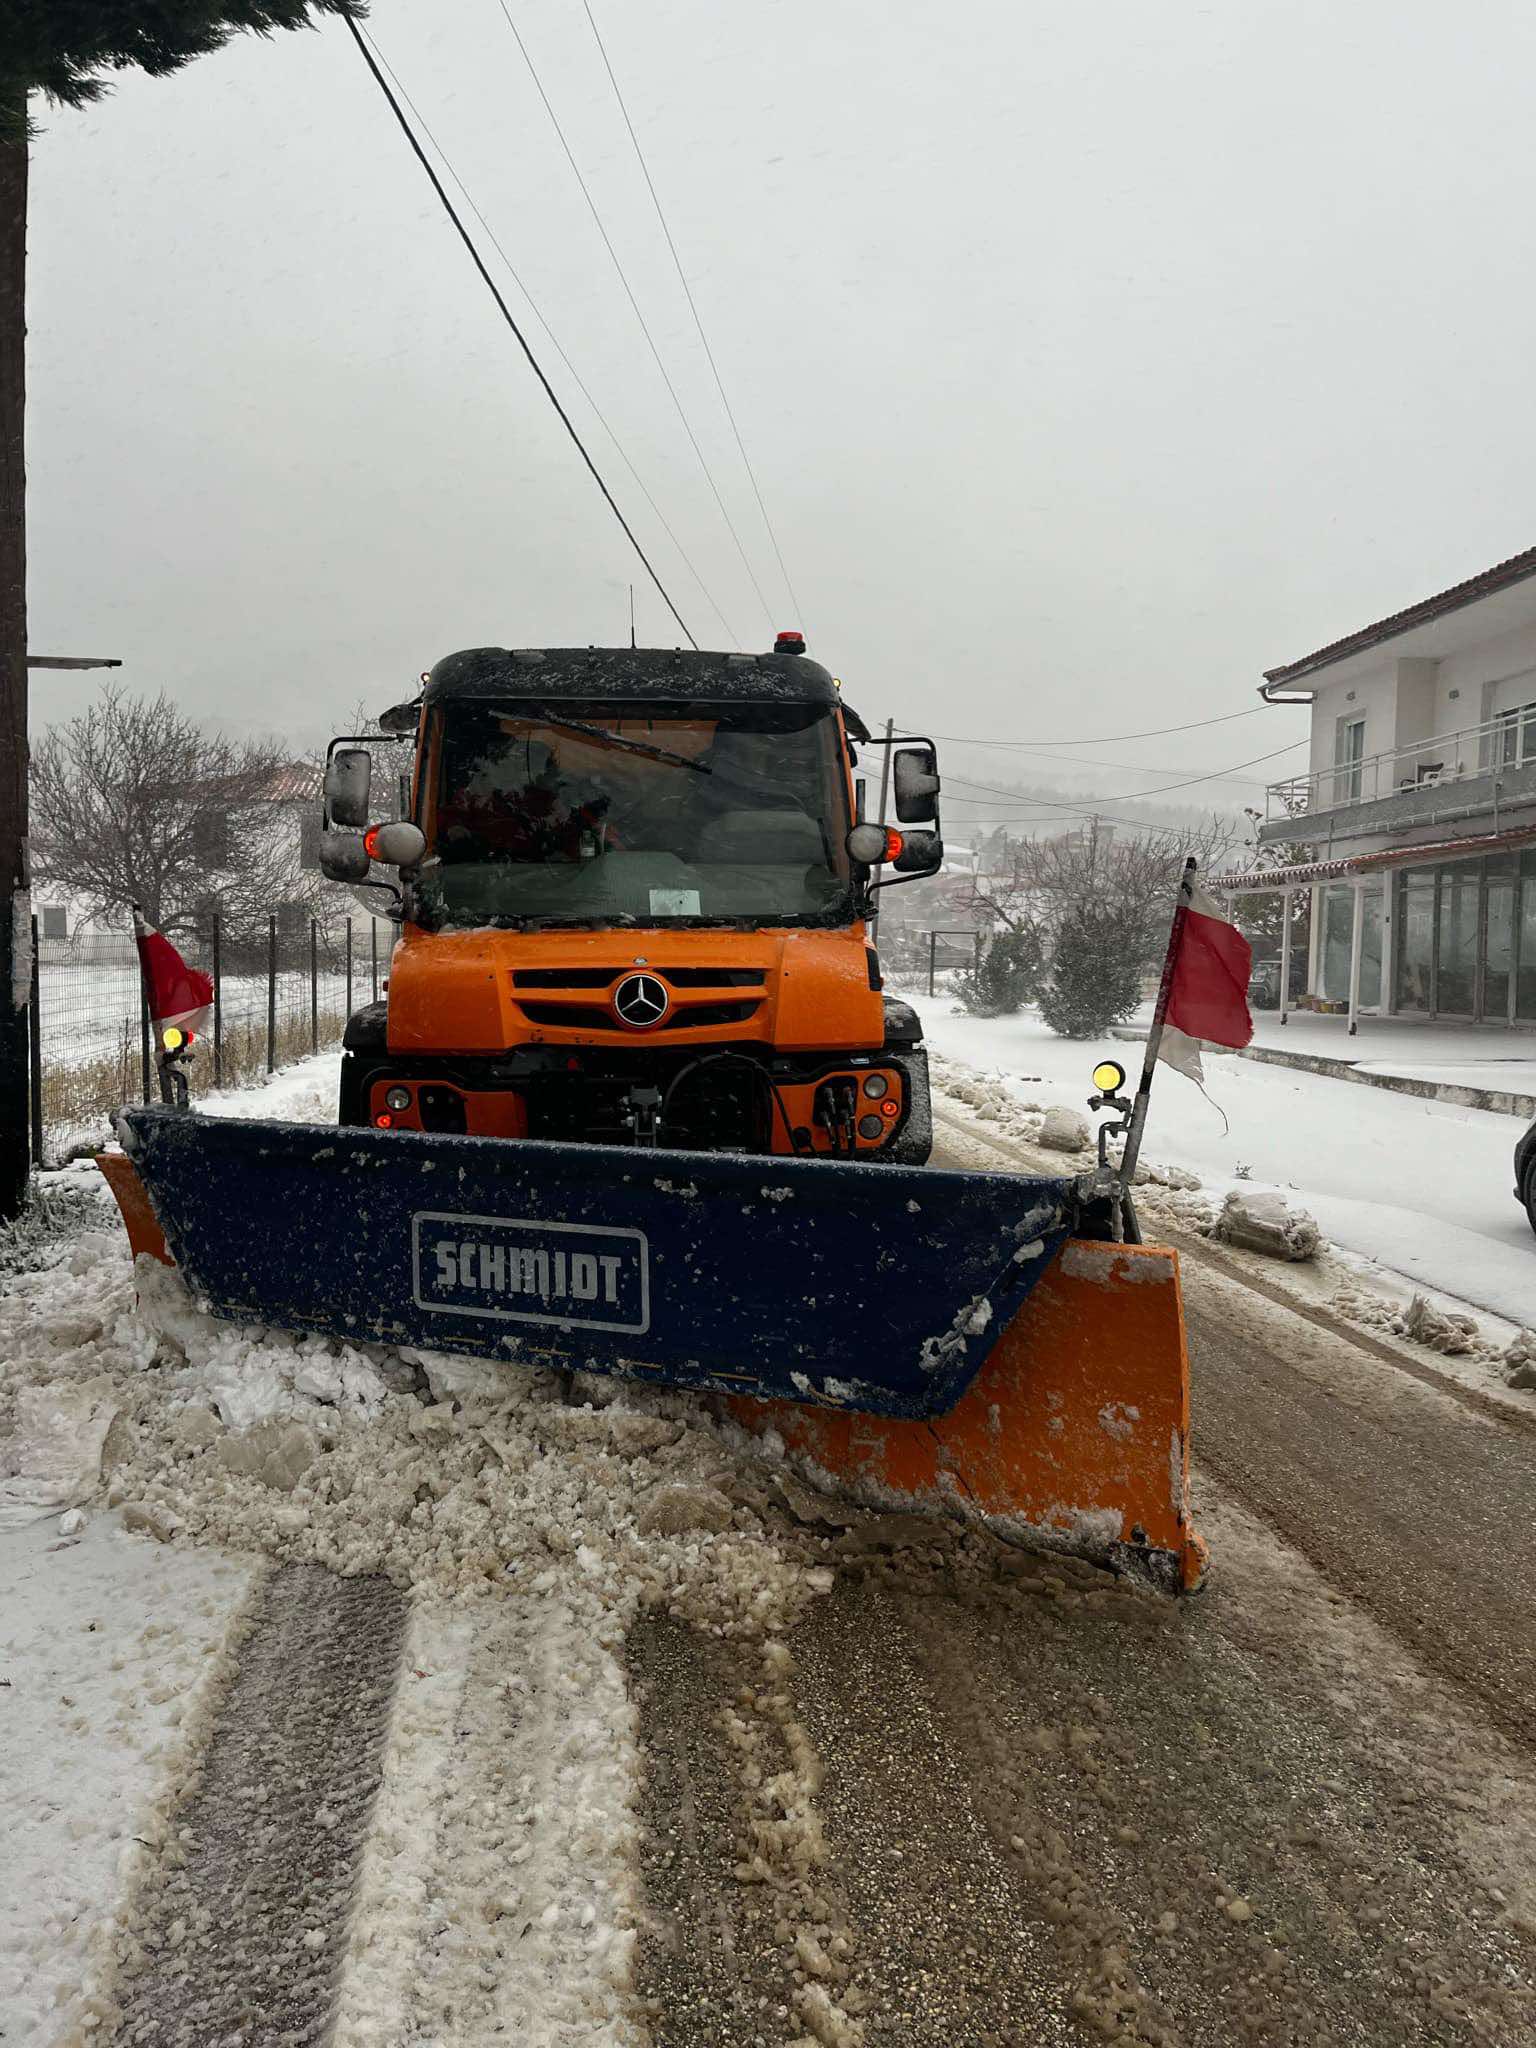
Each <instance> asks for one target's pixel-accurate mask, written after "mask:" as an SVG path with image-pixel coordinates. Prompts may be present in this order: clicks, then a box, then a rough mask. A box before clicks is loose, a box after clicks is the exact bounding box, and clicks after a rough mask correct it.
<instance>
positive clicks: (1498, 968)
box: [1482, 855, 1516, 1024]
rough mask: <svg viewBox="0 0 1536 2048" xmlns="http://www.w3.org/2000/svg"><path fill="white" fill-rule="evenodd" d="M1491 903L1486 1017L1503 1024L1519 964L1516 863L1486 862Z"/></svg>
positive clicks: (1487, 920)
mask: <svg viewBox="0 0 1536 2048" xmlns="http://www.w3.org/2000/svg"><path fill="white" fill-rule="evenodd" d="M1485 871H1486V875H1487V906H1486V909H1485V912H1484V939H1483V1012H1482V1013H1483V1016H1484V1018H1485V1020H1486V1021H1487V1022H1488V1023H1490V1024H1501V1023H1503V1022H1504V1021H1505V1020H1506V1019H1507V1018H1508V1016H1509V983H1510V976H1511V975H1512V974H1513V972H1514V966H1515V881H1516V876H1515V862H1514V859H1513V857H1512V856H1510V855H1506V856H1505V857H1504V859H1502V860H1489V861H1488V862H1486V863H1485Z"/></svg>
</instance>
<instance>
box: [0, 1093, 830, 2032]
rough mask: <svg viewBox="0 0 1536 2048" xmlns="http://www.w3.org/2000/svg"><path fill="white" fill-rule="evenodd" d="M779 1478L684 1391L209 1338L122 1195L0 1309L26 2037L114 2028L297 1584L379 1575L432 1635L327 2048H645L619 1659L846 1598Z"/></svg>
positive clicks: (413, 1685) (272, 1102)
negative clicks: (247, 1625) (76, 1517)
mask: <svg viewBox="0 0 1536 2048" xmlns="http://www.w3.org/2000/svg"><path fill="white" fill-rule="evenodd" d="M336 1079H337V1056H336V1055H334V1054H332V1055H324V1056H321V1057H319V1058H317V1059H313V1060H307V1061H304V1062H302V1063H301V1064H299V1065H298V1066H296V1067H294V1068H292V1069H289V1070H288V1071H287V1072H285V1073H283V1074H280V1075H277V1076H275V1077H273V1079H272V1080H271V1081H270V1082H268V1083H267V1084H266V1085H264V1086H261V1087H257V1088H254V1089H251V1090H249V1091H245V1092H243V1093H239V1094H236V1093H226V1094H224V1095H222V1096H220V1097H217V1098H213V1099H211V1100H209V1101H208V1102H207V1103H206V1104H205V1105H204V1107H205V1108H207V1109H209V1110H211V1111H213V1112H214V1113H217V1114H225V1115H235V1116H260V1117H267V1116H276V1117H282V1118H292V1119H304V1120H308V1119H314V1120H321V1119H328V1118H330V1117H332V1116H334V1113H335V1100H336ZM55 1179H56V1180H57V1181H59V1182H68V1183H72V1184H73V1185H74V1186H75V1187H76V1188H78V1189H80V1190H86V1189H89V1188H90V1187H91V1186H92V1185H93V1183H94V1181H95V1175H94V1172H93V1170H92V1169H91V1168H90V1167H89V1166H88V1165H85V1164H83V1163H82V1164H81V1165H79V1166H77V1167H74V1168H71V1169H69V1170H68V1171H67V1172H66V1173H65V1174H61V1175H59V1176H56V1177H55ZM136 1290H137V1295H136ZM8 1424H15V1425H16V1426H15V1427H13V1428H12V1429H11V1431H10V1434H9V1435H7V1434H4V1431H5V1429H6V1426H7V1425H8ZM781 1469H782V1468H781V1467H780V1466H779V1464H778V1462H777V1460H776V1459H775V1457H774V1455H773V1446H772V1445H771V1444H768V1445H764V1444H761V1443H759V1442H758V1441H757V1440H756V1439H755V1438H754V1439H748V1438H746V1437H745V1436H744V1435H743V1434H742V1433H741V1432H740V1431H737V1430H735V1429H734V1428H732V1427H731V1426H730V1425H729V1424H727V1423H725V1422H723V1421H718V1420H715V1419H713V1418H711V1417H710V1416H708V1415H706V1414H705V1413H704V1412H703V1410H702V1409H701V1408H700V1406H699V1404H697V1403H696V1402H690V1401H686V1400H683V1399H681V1398H680V1397H677V1396H674V1395H669V1394H667V1393H665V1392H662V1391H661V1390H656V1389H650V1388H636V1387H620V1386H617V1385H614V1384H613V1383H609V1382H602V1383H597V1384H593V1385H591V1386H590V1387H586V1386H578V1389H577V1393H576V1398H575V1400H573V1399H572V1398H571V1391H570V1389H569V1388H568V1386H567V1383H566V1381H565V1379H564V1377H563V1376H561V1375H556V1374H553V1373H549V1372H533V1371H530V1372H528V1373H517V1374H510V1375H509V1374H508V1373H507V1372H506V1371H505V1369H504V1368H498V1367H494V1366H481V1365H479V1364H477V1363H475V1362H473V1361H467V1360H464V1359H449V1358H442V1357H438V1356H436V1355H433V1354H429V1353H422V1352H416V1351H408V1352H391V1351H387V1350H385V1349H384V1348H382V1347H376V1346H363V1347H355V1346H348V1345H345V1344H331V1343H328V1342H326V1341H324V1340H322V1339H318V1338H312V1339H305V1338H294V1337H291V1336H288V1335H286V1334H284V1333H281V1332H276V1331H267V1330H262V1329H243V1328H242V1329H237V1328H234V1327H232V1326H230V1325H225V1324H218V1323H215V1322H213V1321H212V1320H211V1319H210V1318H208V1317H206V1316H204V1315H202V1314H201V1313H200V1312H199V1311H198V1310H196V1309H195V1308H194V1307H193V1306H192V1304H191V1303H190V1301H189V1300H188V1299H187V1297H186V1295H185V1292H184V1291H183V1289H182V1288H181V1286H180V1283H179V1282H178V1280H177V1279H176V1277H175V1276H174V1275H173V1274H171V1273H169V1272H167V1271H166V1270H165V1269H159V1268H155V1267H153V1266H152V1264H151V1263H150V1262H149V1261H145V1262H144V1264H143V1267H142V1269H141V1271H140V1272H139V1273H138V1275H137V1276H136V1275H135V1273H134V1271H133V1269H132V1267H131V1266H130V1263H129V1259H128V1255H127V1246H126V1243H125V1241H124V1239H123V1236H122V1233H121V1231H120V1229H119V1227H118V1224H117V1219H116V1216H115V1212H114V1211H113V1210H112V1209H111V1207H110V1204H109V1202H108V1201H107V1199H106V1198H105V1191H104V1190H103V1199H102V1203H101V1207H100V1213H99V1218H98V1219H96V1220H94V1221H92V1222H91V1223H90V1224H88V1225H87V1227H85V1228H83V1229H81V1230H79V1231H77V1232H76V1233H75V1234H74V1235H73V1236H71V1237H68V1238H64V1239H62V1240H59V1241H57V1242H55V1243H54V1244H53V1245H52V1246H51V1247H47V1248H45V1249H44V1250H43V1251H42V1252H41V1253H40V1254H39V1256H38V1257H37V1260H36V1262H35V1265H34V1269H33V1270H31V1271H28V1272H23V1273H20V1274H17V1275H15V1276H14V1277H13V1278H12V1280H11V1281H10V1282H9V1283H8V1285H7V1286H6V1287H5V1288H4V1289H3V1291H0V1509H3V1510H4V1512H3V1513H0V1578H3V1581H4V1582H5V1583H6V1584H7V1585H8V1586H11V1587H13V1588H15V1587H17V1586H20V1587H22V1588H24V1594H23V1597H22V1600H21V1601H20V1603H19V1604H17V1605H15V1606H14V1607H13V1605H12V1603H11V1602H9V1601H8V1603H7V1623H6V1636H5V1637H4V1638H3V1639H0V1642H3V1647H4V1649H5V1652H6V1656H7V1660H8V1662H7V1667H6V1669H4V1670H0V1677H8V1678H9V1679H10V1680H11V1681H12V1683H11V1689H10V1690H9V1691H6V1692H4V1693H3V1694H0V1698H3V1699H4V1700H5V1701H6V1703H7V1705H8V1706H11V1707H13V1708H17V1709H21V1708H23V1707H24V1710H25V1715H26V1718H27V1720H28V1723H29V1733H28V1743H27V1744H26V1745H25V1746H21V1747H16V1746H13V1748H12V1751H11V1753H10V1755H9V1756H7V1758H6V1759H5V1762H6V1764H7V1765H8V1766H10V1768H11V1769H12V1770H13V1771H15V1772H16V1773H17V1777H16V1781H15V1782H14V1784H13V1785H12V1787H11V1789H10V1793H9V1805H8V1811H11V1812H15V1811H18V1810H21V1811H24V1812H25V1813H26V1815H27V1827H26V1835H25V1859H26V1869H27V1870H28V1871H31V1870H36V1871H37V1872H40V1873H48V1875H47V1877H46V1881H42V1880H41V1879H40V1880H39V1882H38V1883H36V1884H32V1885H28V1886H26V1887H25V1888H24V1896H22V1897H21V1898H19V1899H18V1900H17V1901H16V1903H15V1906H14V1907H13V1909H12V1910H13V1914H14V1916H15V1917H14V1919H13V1921H7V1922H0V1940H4V1941H5V1942H6V1946H7V1950H8V1954H9V1957H10V1961H9V1964H8V1967H9V1970H10V1975H9V1977H8V1978H0V2035H3V2036H4V2038H5V2039H6V2040H7V2041H9V2040H10V2039H12V2038H16V2039H26V2040H28V2041H34V2040H35V2041H37V2042H39V2043H42V2042H53V2041H57V2040H61V2039H63V2038H64V2037H65V2034H66V2033H67V2028H66V2026H65V2025H64V2021H65V2020H66V2018H68V2017H70V2016H71V2015H73V2016H75V2017H78V2015H79V2012H80V2010H81V2009H82V2000H83V2001H84V2009H86V2010H87V2011H98V2012H101V2011H108V2010H109V2009H110V1999H111V1996H112V1987H113V1984H114V1982H115V1981H117V1980H116V1978H115V1976H114V1972H115V1971H120V1970H121V1968H122V1967H123V1957H124V1956H125V1955H131V1952H132V1946H133V1942H134V1940H135V1938H136V1935H135V1929H137V1928H138V1927H139V1926H141V1925H142V1924H143V1922H144V1919H145V1916H146V1913H147V1912H148V1911H149V1910H150V1907H152V1906H153V1902H154V1900H155V1898H156V1896H157V1888H163V1885H164V1883H165V1871H166V1869H167V1868H168V1867H169V1866H168V1864H167V1863H166V1860H165V1857H164V1855H163V1854H162V1850H163V1849H164V1846H165V1845H164V1844H163V1840H162V1834H163V1831H162V1829H161V1827H160V1824H159V1820H158V1818H157V1816H160V1815H162V1814H163V1812H164V1810H165V1808H166V1806H167V1804H168V1802H169V1801H171V1800H172V1799H173V1798H174V1796H175V1794H176V1792H177V1790H178V1788H179V1787H180V1786H181V1784H182V1783H183V1782H184V1781H185V1776H186V1764H185V1760H184V1757H183V1754H182V1749H181V1748H180V1747H178V1741H177V1729H178V1726H179V1725H182V1726H188V1727H190V1728H192V1729H193V1730H196V1729H198V1728H199V1727H200V1726H201V1724H200V1722H199V1721H198V1720H197V1719H196V1717H195V1715H194V1717H193V1719H192V1720H191V1721H190V1722H189V1721H188V1719H187V1716H188V1712H189V1706H188V1702H189V1701H193V1702H195V1700H196V1699H197V1698H198V1697H200V1695H199V1692H198V1688H199V1687H200V1686H201V1687H204V1688H205V1689H206V1688H207V1687H208V1686H209V1685H211V1684H212V1683H213V1677H211V1676H210V1674H213V1675H216V1674H217V1672H218V1669H219V1655H218V1653H219V1651H220V1649H221V1648H222V1646H223V1645H224V1644H225V1642H226V1641H227V1639H228V1635H229V1630H230V1626H231V1623H232V1620H233V1619H234V1618H235V1617H236V1615H237V1613H238V1610H239V1608H240V1604H241V1598H242V1593H243V1591H244V1589H245V1587H246V1586H247V1584H248V1583H249V1580H250V1577H251V1575H252V1573H253V1571H254V1570H256V1569H259V1566H258V1565H257V1564H255V1563H253V1560H269V1561H270V1562H271V1564H272V1565H274V1566H277V1567H282V1566H285V1565H316V1564H318V1565H321V1566H324V1567H326V1568H328V1569H329V1570H331V1571H334V1572H337V1573H339V1574H341V1575H343V1576H347V1577H350V1576H352V1575H357V1574H375V1575H380V1576H382V1577H385V1578H387V1579H389V1580H391V1581H392V1582H393V1583H394V1584H395V1585H396V1586H398V1587H399V1588H401V1589H402V1590H403V1591H404V1592H405V1593H406V1595H407V1596H408V1598H409V1600H410V1602H411V1605H412V1609H413V1615H412V1620H411V1624H410V1634H409V1637H408V1641H407V1649H406V1660H405V1664H404V1666H403V1667H402V1672H401V1681H400V1691H399V1694H398V1697H397V1700H396V1704H395V1713H394V1721H393V1724H392V1728H391V1732H390V1735H389V1738H388V1740H387V1744H386V1752H385V1756H384V1772H385V1783H384V1790H383V1794H382V1796H381V1798H380V1801H379V1803H378V1806H377V1809H376V1812H375V1814H374V1819H373V1824H372V1828H371V1831H370V1834H369V1836H368V1839H367V1841H366V1842H365V1844H364V1847H363V1853H362V1860H361V1868H360V1885H361V1897H362V1900H363V1902H364V1904H365V1905H366V1907H367V1911H366V1913H364V1914H361V1915H359V1917H358V1918H357V1920H356V1922H355V1923H354V1925H353V1927H352V1928H351V1930H350V1931H349V1933H348V1935H347V1937H346V1943H345V1956H344V1964H343V1969H342V1974H341V1980H340V1986H339V1993H338V2006H337V2012H338V2023H337V2024H338V2035H337V2038H339V2039H341V2040H343V2041H346V2042H349V2043H363V2042H377V2041H381V2040H385V2039H389V2040H404V2039H412V2040H414V2039H428V2038H433V2037H434V2030H435V2028H436V2027H437V2025H439V2024H440V2021H441V2015H442V2014H443V2012H445V2011H448V2010H450V2009H451V2010H453V2011H454V2012H456V2013H459V2014H461V2015H463V2016H465V2018H466V2021H468V2020H469V2019H470V2018H472V2020H473V2024H472V2026H470V2028H469V2032H470V2034H471V2035H472V2036H473V2037H474V2038H481V2037H482V2036H483V2037H484V2038H487V2039H489V2038H492V2037H494V2036H500V2035H505V2037H506V2038H509V2039H510V2038H516V2039H518V2040H520V2041H523V2042H525V2043H527V2044H529V2048H574V2044H576V2043H578V2042H580V2043H583V2044H592V2048H597V2044H611V2048H621V2044H629V2043H631V2042H632V2041H633V2040H634V2039H635V2036H634V2034H633V2031H632V2029H631V2027H630V2025H629V2022H628V2021H627V2019H626V2018H625V2017H624V2015H625V2012H626V2010H627V2000H628V1992H629V1984H630V1969H631V1951H632V1947H633V1928H634V1914H635V1878H634V1849H633V1822H632V1818H631V1811H630V1809H631V1804H632V1800H633V1797H634V1794H635V1788H636V1784H637V1769H638V1762H637V1756H636V1751H635V1744H634V1736H633V1728H632V1717H633V1709H632V1707H631V1704H630V1702H629V1699H628V1696H627V1691H626V1687H625V1684H624V1680H623V1674H622V1670H621V1668H620V1664H619V1661H618V1660H619V1653H620V1650H621V1647H622V1643H623V1639H624V1634H625V1630H626V1628H627V1627H628V1625H629V1623H630V1621H631V1619H632V1618H633V1617H634V1616H635V1615H636V1614H637V1613H639V1612H641V1611H643V1610H645V1609H647V1608H656V1609H660V1610H661V1611H663V1612H666V1613H669V1614H672V1615H674V1616H677V1617H678V1618H680V1619H683V1620H687V1621H689V1622H691V1623H693V1624H694V1625H696V1626H699V1627H701V1628H704V1629H706V1630H707V1631H709V1632H710V1633H711V1634H712V1635H714V1636H717V1637H723V1638H737V1639H742V1640H745V1641H747V1642H749V1643H754V1644H772V1643H774V1642H777V1641H779V1640H780V1639H781V1638H782V1635H783V1633H784V1632H785V1631H786V1630H787V1629H788V1628H789V1627H790V1626H792V1625H793V1623H794V1622H795V1621H796V1620H797V1619H798V1618H799V1617H800V1615H801V1614H802V1613H803V1612H804V1610H805V1608H806V1606H807V1605H808V1604H809V1603H811V1602H813V1601H815V1600H816V1599H818V1598H819V1597H821V1596H822V1595H823V1594H825V1592H826V1591H827V1590H828V1589H829V1588H830V1586H831V1583H832V1574H831V1572H830V1571H829V1570H827V1569H826V1565H825V1557H824V1553H825V1552H826V1550H827V1547H828V1543H827V1536H826V1532H825V1531H824V1530H821V1529H812V1528H809V1527H807V1526H805V1525H803V1524H802V1523H801V1522H799V1521H798V1520H797V1519H796V1517H795V1516H794V1514H793V1513H792V1512H791V1511H790V1510H789V1509H788V1508H787V1507H786V1505H785V1502H784V1498H783V1496H782V1495H781V1494H780V1493H778V1492H777V1491H776V1475H777V1474H778V1472H779V1471H780V1470H781ZM82 1500H83V1501H87V1502H88V1504H89V1511H90V1515H91V1520H90V1521H89V1524H88V1526H87V1528H86V1531H85V1533H84V1535H83V1536H80V1535H76V1534H74V1533H70V1534H68V1535H66V1533H65V1532H66V1531H70V1532H73V1526H74V1525H73V1523H72V1521H70V1520H69V1519H68V1517H69V1515H70V1511H71V1508H72V1505H73V1504H74V1503H75V1502H77V1501H82ZM125 1525H126V1526H125ZM129 1528H132V1529H135V1530H136V1531H138V1532H139V1533H128V1529H129ZM108 1613H110V1616H111V1623H110V1629H109V1630H108V1633H107V1639H106V1641H105V1643H104V1644H100V1645H99V1644H98V1642H97V1631H96V1630H93V1629H92V1627H91V1623H92V1620H93V1618H95V1617H96V1616H98V1614H100V1615H107V1614H108ZM103 1626H105V1624H103ZM202 1732H203V1734H206V1729H203V1730H202ZM71 1745H73V1749H72V1750H71V1748H70V1746H71ZM87 1756H89V1759H90V1761H89V1763H88V1764H87V1763H86V1761H85V1758H86V1757H87ZM56 1773H58V1774H62V1775H64V1776H67V1777H68V1778H69V1779H70V1780H71V1783H70V1785H69V1787H68V1788H67V1790H62V1791H60V1792H59V1793H57V1794H55V1793H54V1791H53V1790H52V1789H51V1783H52V1779H53V1777H54V1775H55V1774H56ZM76 1781H78V1782H76ZM125 1842H127V1843H128V1845H129V1846H130V1847H131V1848H132V1849H133V1852H134V1853H133V1854H132V1855H131V1856H127V1857H123V1856H122V1855H121V1854H120V1852H121V1850H122V1848H123V1845H124V1843H125ZM168 1853H170V1854H175V1853H178V1852H176V1850H175V1845H174V1844H173V1845H171V1849H170V1851H169V1852H168ZM8 1875H9V1872H8ZM7 1889H11V1887H9V1886H8V1887H7ZM146 1900H148V1901H149V1906H146V1905H145V1901H146ZM188 1938H189V1939H191V1938H192V1937H191V1936H189V1937H188ZM509 1943H515V1952H509V1951H508V1950H507V1944H509ZM507 1953H512V1955H513V1960H514V1961H515V1967H510V1966H509V1967H508V1968H506V1969H503V1968H501V1960H500V1959H503V1958H504V1955H505V1954H507ZM87 1965H88V1967H87ZM61 1987H62V1988H61ZM55 1998H62V1999H63V2000H64V2003H63V2005H62V2006H59V2007H58V2008H57V2009H54V2008H52V2007H50V2004H49V2001H50V2000H52V1999H55ZM103 2001H107V2003H105V2004H104V2003H103Z"/></svg>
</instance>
